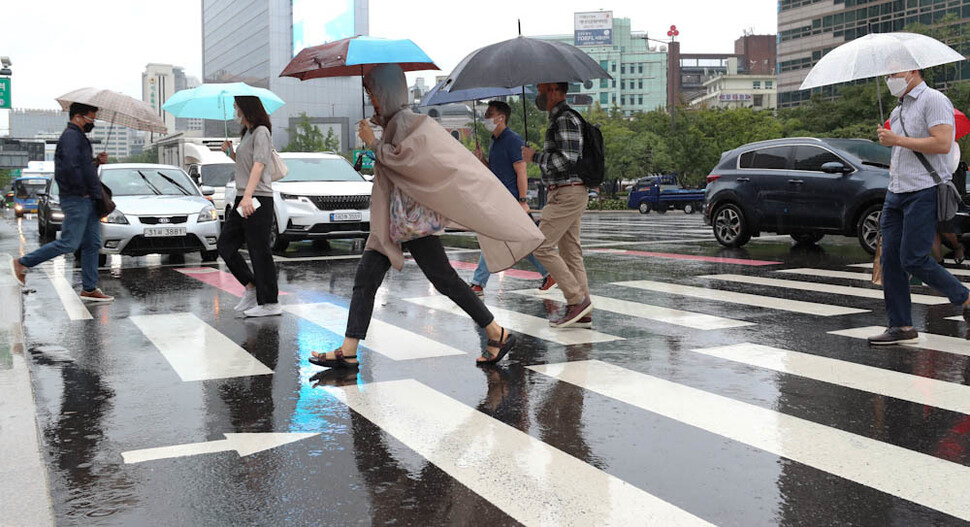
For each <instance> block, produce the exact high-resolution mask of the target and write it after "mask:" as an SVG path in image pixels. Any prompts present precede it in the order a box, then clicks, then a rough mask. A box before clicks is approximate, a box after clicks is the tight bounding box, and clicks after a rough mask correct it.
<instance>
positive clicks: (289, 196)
mask: <svg viewBox="0 0 970 527" xmlns="http://www.w3.org/2000/svg"><path fill="white" fill-rule="evenodd" d="M280 197H281V198H283V199H285V200H289V201H300V196H294V195H293V194H283V193H282V192H281V193H280Z"/></svg>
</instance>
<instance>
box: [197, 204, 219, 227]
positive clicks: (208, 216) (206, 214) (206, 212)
mask: <svg viewBox="0 0 970 527" xmlns="http://www.w3.org/2000/svg"><path fill="white" fill-rule="evenodd" d="M218 219H219V213H218V212H216V208H215V207H213V206H211V205H210V206H207V207H206V208H204V209H202V212H200V213H199V223H205V222H207V221H216V220H218Z"/></svg>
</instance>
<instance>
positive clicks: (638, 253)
mask: <svg viewBox="0 0 970 527" xmlns="http://www.w3.org/2000/svg"><path fill="white" fill-rule="evenodd" d="M587 252H592V253H609V254H622V255H629V256H651V257H653V258H667V259H670V260H694V261H697V262H713V263H726V264H734V265H753V266H763V265H779V264H782V263H784V262H769V261H766V260H748V259H745V258H720V257H717V256H701V255H697V254H679V253H654V252H647V251H624V250H618V249H588V250H587Z"/></svg>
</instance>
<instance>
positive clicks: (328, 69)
mask: <svg viewBox="0 0 970 527" xmlns="http://www.w3.org/2000/svg"><path fill="white" fill-rule="evenodd" d="M378 64H397V65H399V66H401V69H403V70H404V71H418V70H436V69H439V68H438V66H435V64H434V62H432V61H431V58H430V57H428V55H427V54H425V52H424V51H422V50H421V48H419V47H418V45H417V44H415V43H414V42H411V40H409V39H406V38H405V39H399V40H392V39H386V38H380V37H365V36H356V37H350V38H344V39H341V40H336V41H333V42H328V43H326V44H322V45H319V46H313V47H310V48H305V49H303V51H300V53H298V54H297V56H296V57H294V58H293V60H291V61H290V63H289V64H287V65H286V68H284V69H283V72H282V73H280V77H296V78H298V79H300V80H307V79H316V78H319V77H353V76H356V75H361V76H363V75H365V74H366V73H367V72H369V71H370V70H371V68H373V67H374V66H376V65H378Z"/></svg>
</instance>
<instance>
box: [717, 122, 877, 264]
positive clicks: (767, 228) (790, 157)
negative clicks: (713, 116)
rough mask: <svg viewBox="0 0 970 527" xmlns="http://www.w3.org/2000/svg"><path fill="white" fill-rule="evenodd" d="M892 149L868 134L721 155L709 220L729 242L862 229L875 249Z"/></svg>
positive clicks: (780, 142)
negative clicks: (764, 234)
mask: <svg viewBox="0 0 970 527" xmlns="http://www.w3.org/2000/svg"><path fill="white" fill-rule="evenodd" d="M890 152H891V151H890V149H889V148H887V147H885V146H882V145H880V144H878V143H874V142H872V141H869V140H866V139H815V138H810V137H799V138H788V139H773V140H770V141H761V142H758V143H750V144H747V145H744V146H742V147H739V148H736V149H734V150H730V151H728V152H725V153H724V154H722V155H721V161H720V162H719V163H718V164H717V166H716V167H714V170H712V171H711V173H710V175H708V176H707V190H706V192H705V194H704V202H705V207H704V223H706V224H707V225H713V227H714V237H715V238H717V241H718V242H719V243H720V244H721V245H724V246H726V247H740V246H742V245H744V244H746V243H748V240H750V239H751V237H752V236H758V235H759V234H760V233H762V232H774V233H778V234H790V235H791V237H792V238H794V239H795V241H797V242H800V243H815V242H817V241H819V240H820V239H822V236H824V235H826V234H838V235H842V236H857V237H858V238H859V243H860V244H861V245H862V247H863V249H865V250H866V251H868V252H869V253H870V254H874V253H875V250H876V237H877V234H878V232H879V215H880V213H881V212H882V204H883V201H884V200H885V199H886V189H887V187H888V186H889V160H890Z"/></svg>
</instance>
